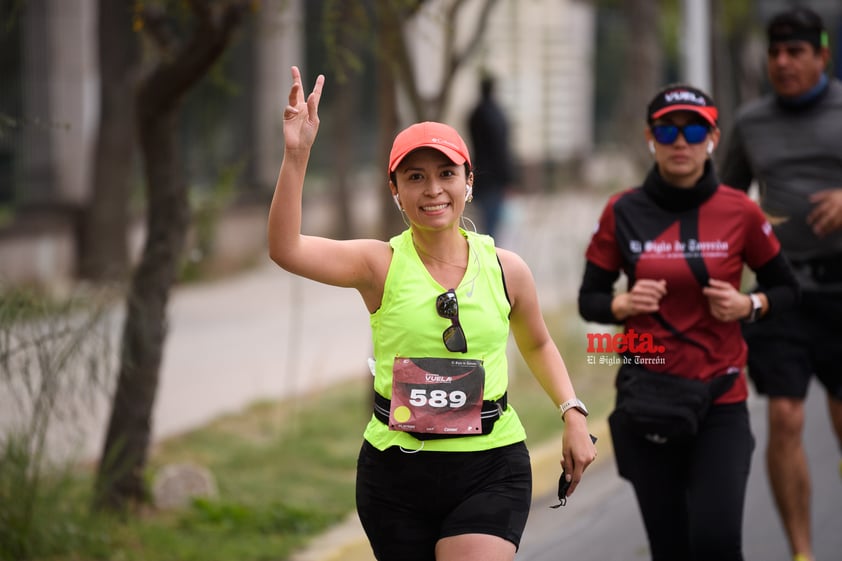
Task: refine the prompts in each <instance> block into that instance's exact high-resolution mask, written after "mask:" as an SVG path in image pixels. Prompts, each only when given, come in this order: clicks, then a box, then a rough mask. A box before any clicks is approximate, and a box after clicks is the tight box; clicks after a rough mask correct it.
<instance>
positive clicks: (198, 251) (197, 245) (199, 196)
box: [179, 160, 245, 281]
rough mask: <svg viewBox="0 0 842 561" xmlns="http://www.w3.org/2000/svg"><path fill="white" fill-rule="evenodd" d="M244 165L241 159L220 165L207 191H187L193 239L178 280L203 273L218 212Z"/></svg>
mask: <svg viewBox="0 0 842 561" xmlns="http://www.w3.org/2000/svg"><path fill="white" fill-rule="evenodd" d="M244 168H245V161H244V160H241V161H240V162H238V163H235V164H232V165H230V166H228V167H227V168H224V169H223V170H222V172H221V174H220V176H219V179H218V181H217V182H216V184H215V185H214V186H213V188H212V189H211V190H209V191H207V192H197V191H196V190H195V189H194V190H192V191H191V195H192V206H193V211H192V216H193V221H192V224H193V236H194V241H193V243H192V244H191V247H190V249H188V252H187V258H186V260H185V262H184V263H183V264H182V269H181V274H180V275H179V276H180V279H181V280H182V281H195V280H198V279H200V278H202V276H203V272H204V266H205V264H206V263H207V261H208V260H209V259H211V258H212V257H213V254H214V246H215V244H216V234H217V230H218V228H219V222H220V220H221V218H222V214H223V213H224V212H225V210H226V209H227V208H228V206H229V205H230V204H231V200H232V199H233V198H234V195H235V192H236V187H237V180H238V179H239V177H240V176H241V175H242V171H243V169H244Z"/></svg>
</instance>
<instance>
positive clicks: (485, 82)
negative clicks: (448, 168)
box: [468, 75, 515, 238]
mask: <svg viewBox="0 0 842 561" xmlns="http://www.w3.org/2000/svg"><path fill="white" fill-rule="evenodd" d="M494 87H495V80H494V78H493V77H491V76H488V75H485V76H483V77H482V79H481V80H480V100H479V103H477V105H476V107H474V109H473V111H471V114H470V117H469V118H468V127H469V129H470V133H471V143H472V144H473V154H474V161H475V162H476V164H475V166H474V167H475V169H476V171H475V174H476V181H475V185H474V187H475V188H474V196H475V198H476V201H477V203H478V204H479V205H480V208H481V209H482V227H483V229H484V231H485V233H487V234H488V235H489V236H491V237H492V238H494V237H496V236H497V228H498V226H499V224H500V220H501V218H502V214H503V209H504V202H505V199H506V192H507V191H508V190H509V188H510V187H511V184H512V182H513V181H514V178H515V173H514V163H513V157H512V153H511V149H510V147H509V123H508V121H507V120H506V115H505V114H504V113H503V109H502V108H501V107H500V104H499V103H498V102H497V100H496V99H495V97H494Z"/></svg>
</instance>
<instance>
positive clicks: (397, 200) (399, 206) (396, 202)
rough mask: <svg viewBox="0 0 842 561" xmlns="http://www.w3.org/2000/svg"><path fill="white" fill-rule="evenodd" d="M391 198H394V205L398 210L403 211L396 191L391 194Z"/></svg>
mask: <svg viewBox="0 0 842 561" xmlns="http://www.w3.org/2000/svg"><path fill="white" fill-rule="evenodd" d="M392 200H394V201H395V206H396V207H398V210H400V211H401V212H403V207H402V206H401V198H400V197H399V196H398V194H397V193H394V194H393V195H392Z"/></svg>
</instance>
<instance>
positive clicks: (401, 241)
mask: <svg viewBox="0 0 842 561" xmlns="http://www.w3.org/2000/svg"><path fill="white" fill-rule="evenodd" d="M460 232H461V233H462V235H463V236H465V238H466V239H467V240H468V246H469V249H470V251H469V258H468V268H467V270H466V272H465V276H464V277H463V279H462V282H461V283H460V284H459V286H457V287H455V288H456V297H457V299H458V301H459V322H460V324H461V325H462V328H463V329H464V331H465V338H466V340H467V342H468V352H467V353H465V354H463V353H452V352H450V351H448V350H447V349H446V348H445V347H444V343H443V342H442V332H443V331H444V330H445V329H446V328H447V327H448V326H449V325H450V320H448V319H445V318H442V317H440V316H439V315H438V313H437V312H436V298H437V297H438V295H439V294H442V293H443V292H445V291H446V290H447V289H449V288H454V287H449V286H441V285H440V284H439V283H438V282H437V281H436V280H435V279H433V277H432V276H431V275H430V273H429V272H428V271H427V269H426V267H425V266H424V264H423V263H422V262H421V259H420V257H419V256H418V253H417V252H416V251H415V247H414V245H413V243H412V233H411V231H410V230H406V231H404V232H403V233H402V234H399V235H397V236H395V237H393V238H392V239H391V240H389V244H390V245H391V247H392V251H393V254H392V262H391V264H390V265H389V272H388V273H387V275H386V283H385V286H384V288H383V300H382V302H381V305H380V308H379V309H378V310H377V311H376V312H374V313H373V314H371V317H370V323H371V335H372V340H373V342H374V358H375V375H374V389H375V391H377V393H379V394H380V395H382V396H383V397H386V398H390V399H391V397H392V367H393V364H394V360H395V357H397V356H401V357H442V358H466V359H478V360H482V361H483V363H484V368H485V389H484V399H485V400H489V401H493V400H497V399H499V398H500V397H502V396H503V394H504V393H505V392H506V388H507V386H508V363H507V360H506V346H507V344H508V340H509V312H510V311H511V307H510V305H509V301H508V298H507V297H506V292H505V288H504V286H503V276H502V271H501V269H500V263H499V261H498V260H497V253H496V250H495V248H494V242H493V240H492V239H491V238H490V237H489V236H484V235H480V234H476V233H474V232H467V231H465V230H460ZM364 436H365V439H366V440H367V441H368V442H370V443H371V444H372V445H373V446H374V447H375V448H377V449H379V450H385V449H386V448H388V447H390V446H402V447H403V448H405V449H407V450H417V449H423V450H426V451H447V452H467V451H478V450H488V449H490V448H497V447H500V446H506V445H508V444H513V443H515V442H520V441H522V440H524V439H525V438H526V432H525V430H524V428H523V425H522V424H521V422H520V419H519V418H518V416H517V413H516V412H515V410H514V409H513V408H512V406H511V405H509V407H508V409H507V410H506V411H505V412H504V413H503V415H502V416H501V417H500V418H499V419H497V422H496V423H495V424H494V430H493V431H492V432H491V433H490V434H486V435H478V436H466V437H454V438H444V439H438V440H426V441H424V443H423V448H422V442H421V441H420V440H418V439H416V438H415V437H414V436H412V435H411V434H409V433H406V432H402V431H394V430H389V427H388V426H387V425H385V424H383V423H381V422H380V421H379V420H377V419H376V418H375V417H374V416H373V415H372V417H371V420H370V421H369V423H368V426H367V427H366V429H365V434H364Z"/></svg>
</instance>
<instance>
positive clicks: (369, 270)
mask: <svg viewBox="0 0 842 561" xmlns="http://www.w3.org/2000/svg"><path fill="white" fill-rule="evenodd" d="M292 80H293V84H292V88H291V89H290V92H289V104H288V105H287V106H286V108H285V109H284V159H283V162H282V163H281V170H280V173H279V174H278V183H277V185H276V186H275V194H274V196H273V197H272V205H271V207H270V210H269V224H268V242H269V256H270V257H271V259H272V260H273V261H274V262H275V263H277V264H278V265H280V266H281V267H283V268H284V269H286V270H287V271H289V272H291V273H294V274H297V275H301V276H303V277H307V278H310V279H313V280H316V281H319V282H323V283H326V284H332V285H336V286H345V287H355V288H358V289H359V290H360V291H361V292H362V293H363V297H364V298H365V299H366V302H367V303H369V299H370V297H371V295H372V294H376V287H377V285H378V283H377V282H376V279H377V278H378V274H379V273H383V271H380V270H379V269H381V268H382V263H381V262H382V261H383V258H386V259H387V258H388V256H389V254H390V253H389V248H388V244H386V243H385V242H382V241H378V240H349V241H338V240H331V239H327V238H322V237H316V236H305V235H302V234H301V204H302V191H303V188H304V178H305V175H306V172H307V164H308V162H309V159H310V150H311V148H312V146H313V143H314V142H315V140H316V134H317V132H318V129H319V114H318V109H319V101H320V99H321V95H322V86H323V85H324V76H321V75H320V76H319V77H318V78H317V79H316V84H315V86H314V88H313V91H312V92H311V93H310V94H309V95H308V96H307V98H306V99H305V97H304V88H303V86H302V84H301V73H300V71H299V70H298V68H297V67H295V66H293V67H292ZM386 266H388V262H387V265H386ZM367 292H368V293H370V294H369V296H367V295H366V293H367ZM374 300H376V296H375V297H374ZM375 304H376V302H375ZM375 307H376V305H375Z"/></svg>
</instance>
